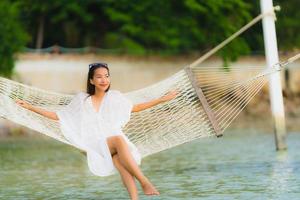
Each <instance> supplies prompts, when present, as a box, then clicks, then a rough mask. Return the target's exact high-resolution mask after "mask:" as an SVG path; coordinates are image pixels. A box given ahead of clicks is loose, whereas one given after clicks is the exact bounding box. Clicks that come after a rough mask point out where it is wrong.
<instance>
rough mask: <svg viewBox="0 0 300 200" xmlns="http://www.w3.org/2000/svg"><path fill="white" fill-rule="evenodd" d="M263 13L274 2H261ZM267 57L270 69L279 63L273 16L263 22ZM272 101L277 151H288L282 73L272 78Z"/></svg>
mask: <svg viewBox="0 0 300 200" xmlns="http://www.w3.org/2000/svg"><path fill="white" fill-rule="evenodd" d="M260 6H261V12H262V13H265V12H267V11H270V10H271V9H272V8H273V1H272V0H260ZM262 24H263V33H264V44H265V55H266V61H267V65H268V67H272V66H273V65H274V64H276V63H278V61H279V59H278V49H277V39H276V30H275V19H274V16H272V15H267V16H265V17H264V18H263V20H262ZM269 85H270V89H269V90H270V99H271V109H272V114H273V121H274V129H275V130H274V131H275V142H276V149H277V150H283V149H286V148H287V146H286V142H285V140H286V129H285V116H284V106H283V97H282V87H281V81H280V73H279V72H278V73H274V74H273V75H271V76H270V82H269Z"/></svg>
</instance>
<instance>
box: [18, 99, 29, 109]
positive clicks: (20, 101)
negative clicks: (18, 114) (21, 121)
mask: <svg viewBox="0 0 300 200" xmlns="http://www.w3.org/2000/svg"><path fill="white" fill-rule="evenodd" d="M16 103H17V104H18V105H20V106H22V107H23V108H26V109H28V110H30V108H31V105H30V104H29V103H27V102H26V101H23V100H17V101H16Z"/></svg>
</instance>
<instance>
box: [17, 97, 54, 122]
mask: <svg viewBox="0 0 300 200" xmlns="http://www.w3.org/2000/svg"><path fill="white" fill-rule="evenodd" d="M16 103H17V104H19V105H20V106H22V107H23V108H26V109H28V110H30V111H33V112H35V113H38V114H40V115H42V116H44V117H47V118H50V119H53V120H59V118H58V117H57V115H56V113H55V112H51V111H47V110H44V109H42V108H37V107H34V106H33V105H31V104H29V103H27V102H25V101H22V100H17V101H16Z"/></svg>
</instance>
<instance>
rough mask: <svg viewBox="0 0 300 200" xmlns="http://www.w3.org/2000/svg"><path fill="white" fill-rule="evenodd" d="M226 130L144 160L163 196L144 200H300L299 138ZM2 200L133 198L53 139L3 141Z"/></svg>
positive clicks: (118, 183) (0, 158)
mask: <svg viewBox="0 0 300 200" xmlns="http://www.w3.org/2000/svg"><path fill="white" fill-rule="evenodd" d="M287 143H288V150H287V151H284V152H280V153H278V152H276V151H275V145H274V137H273V134H270V133H264V132H262V131H251V132H250V131H249V132H241V131H227V132H225V135H224V137H222V138H206V139H198V140H196V141H193V142H191V143H187V144H184V145H180V146H178V147H175V148H173V149H170V150H166V151H163V152H161V153H158V154H155V155H152V156H149V157H147V158H144V159H143V161H142V165H141V168H142V170H143V171H144V173H145V174H146V175H147V176H148V177H149V178H150V180H152V182H153V183H154V184H155V185H156V187H157V188H158V189H159V191H160V193H161V195H160V196H156V197H148V196H145V195H143V193H142V190H141V188H140V186H138V187H139V193H140V199H166V200H168V199H185V200H189V199H205V200H207V199H211V200H216V199H251V200H252V199H289V200H290V199H300V132H299V133H289V134H288V138H287ZM0 199H1V200H2V199H5V200H10V199H13V200H17V199H22V200H23V199H72V200H73V199H129V198H128V195H127V191H126V189H125V188H124V187H123V185H122V183H121V180H120V177H119V175H113V176H110V177H104V178H103V177H97V176H93V175H92V174H91V173H90V172H89V170H88V168H87V163H86V160H85V157H84V156H83V155H82V154H80V153H79V151H77V150H76V149H75V148H73V147H71V146H68V145H65V144H63V143H60V142H57V141H55V140H53V139H50V138H47V137H28V138H24V137H15V138H1V139H0Z"/></svg>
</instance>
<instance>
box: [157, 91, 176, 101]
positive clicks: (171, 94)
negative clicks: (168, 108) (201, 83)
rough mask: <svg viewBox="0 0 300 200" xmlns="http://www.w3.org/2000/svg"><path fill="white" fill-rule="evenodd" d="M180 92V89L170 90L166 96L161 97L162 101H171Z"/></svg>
mask: <svg viewBox="0 0 300 200" xmlns="http://www.w3.org/2000/svg"><path fill="white" fill-rule="evenodd" d="M178 93H179V91H178V90H173V91H170V92H168V93H167V94H165V95H164V96H162V97H160V98H159V99H160V101H162V102H165V101H170V100H172V99H174V98H175V97H176V96H177V94H178Z"/></svg>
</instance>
